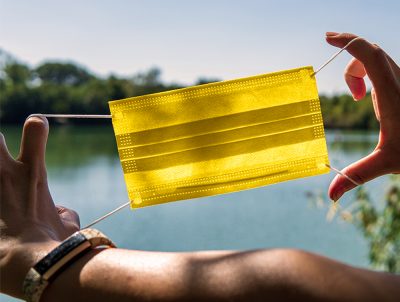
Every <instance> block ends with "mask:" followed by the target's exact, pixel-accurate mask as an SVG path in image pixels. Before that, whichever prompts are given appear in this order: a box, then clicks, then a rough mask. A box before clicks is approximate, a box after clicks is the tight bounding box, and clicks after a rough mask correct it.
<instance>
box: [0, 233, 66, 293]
mask: <svg viewBox="0 0 400 302" xmlns="http://www.w3.org/2000/svg"><path fill="white" fill-rule="evenodd" d="M60 243H61V242H60V241H57V240H49V241H45V242H30V243H26V242H25V243H16V244H15V245H13V248H12V250H11V251H10V253H9V256H8V257H7V259H6V261H5V264H4V266H2V271H3V272H5V273H6V274H7V278H5V279H3V280H2V285H1V290H2V291H3V292H4V293H6V294H9V295H12V296H15V297H18V298H22V297H23V293H22V284H23V282H24V279H25V276H26V274H27V272H28V271H29V269H30V268H31V267H32V266H34V265H35V264H36V263H37V262H38V261H39V260H40V259H42V258H43V257H44V256H46V255H47V254H48V253H49V252H50V251H52V250H53V249H54V248H55V247H57V246H58V245H59V244H60Z"/></svg>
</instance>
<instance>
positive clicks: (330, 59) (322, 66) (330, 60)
mask: <svg viewBox="0 0 400 302" xmlns="http://www.w3.org/2000/svg"><path fill="white" fill-rule="evenodd" d="M359 39H361V37H357V38H354V39H353V40H351V41H350V42H349V43H347V44H346V45H345V46H344V47H343V48H341V49H340V50H339V51H338V52H337V53H335V54H334V55H333V56H332V57H330V58H329V59H328V60H327V61H326V62H325V63H324V64H322V65H321V66H320V67H319V68H317V70H316V71H314V73H312V74H311V76H315V75H316V74H317V73H318V72H320V71H321V69H322V68H324V67H325V66H326V65H328V64H329V63H330V62H332V61H333V60H334V59H335V58H336V57H337V56H338V55H340V54H341V53H342V52H343V51H344V50H346V49H347V47H349V46H350V45H351V44H352V43H353V42H354V41H356V40H359Z"/></svg>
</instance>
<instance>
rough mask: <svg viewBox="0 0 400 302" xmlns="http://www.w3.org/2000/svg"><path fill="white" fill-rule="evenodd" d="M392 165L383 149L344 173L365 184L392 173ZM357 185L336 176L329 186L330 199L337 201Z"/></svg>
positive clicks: (351, 166)
mask: <svg viewBox="0 0 400 302" xmlns="http://www.w3.org/2000/svg"><path fill="white" fill-rule="evenodd" d="M391 169H392V167H391V165H390V164H389V163H388V161H387V157H386V156H385V154H384V152H383V150H382V149H375V150H374V152H372V153H371V154H369V155H368V156H366V157H364V158H362V159H360V160H359V161H357V162H355V163H353V164H351V165H350V166H348V167H346V168H345V169H344V170H343V171H342V172H343V174H345V175H347V176H348V177H350V178H351V179H353V180H355V181H356V182H357V183H359V184H363V183H365V182H367V181H369V180H371V179H374V178H376V177H378V176H382V175H384V174H388V173H391ZM355 187H356V185H355V184H354V183H352V182H351V181H350V180H348V179H347V178H345V177H343V176H341V175H336V177H335V178H334V179H333V181H332V182H331V185H330V186H329V191H328V194H329V197H330V198H331V199H332V200H334V201H336V200H338V199H339V198H340V197H341V196H342V195H343V194H344V193H345V192H347V191H349V190H351V189H353V188H355Z"/></svg>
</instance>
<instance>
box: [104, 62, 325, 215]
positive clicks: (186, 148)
mask: <svg viewBox="0 0 400 302" xmlns="http://www.w3.org/2000/svg"><path fill="white" fill-rule="evenodd" d="M109 105H110V111H111V115H112V122H113V127H114V131H115V136H116V140H117V146H118V152H119V156H120V160H121V164H122V168H123V172H124V176H125V181H126V185H127V189H128V194H129V199H130V200H131V206H132V207H133V208H136V207H145V206H151V205H155V204H160V203H165V202H170V201H176V200H182V199H190V198H195V197H202V196H208V195H215V194H223V193H228V192H234V191H238V190H244V189H250V188H255V187H259V186H264V185H268V184H273V183H277V182H281V181H285V180H290V179H296V178H300V177H306V176H312V175H318V174H322V173H327V172H329V169H328V167H327V166H326V165H327V164H329V160H328V152H327V148H326V141H325V135H324V128H323V122H322V115H321V109H320V103H319V99H318V92H317V86H316V81H315V77H314V76H313V69H312V67H303V68H298V69H292V70H285V71H281V72H275V73H269V74H264V75H259V76H254V77H249V78H243V79H237V80H232V81H224V82H218V83H212V84H206V85H200V86H195V87H189V88H183V89H178V90H173V91H168V92H162V93H156V94H151V95H146V96H140V97H134V98H128V99H123V100H118V101H112V102H110V103H109Z"/></svg>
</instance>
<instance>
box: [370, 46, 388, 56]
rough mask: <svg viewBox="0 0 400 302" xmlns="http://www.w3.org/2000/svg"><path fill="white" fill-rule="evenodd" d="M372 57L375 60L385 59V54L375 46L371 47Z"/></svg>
mask: <svg viewBox="0 0 400 302" xmlns="http://www.w3.org/2000/svg"><path fill="white" fill-rule="evenodd" d="M373 46H374V47H373V55H374V57H375V58H376V59H383V58H385V59H386V52H385V51H384V50H383V49H382V48H381V47H380V46H379V45H377V44H374V45H373Z"/></svg>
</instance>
